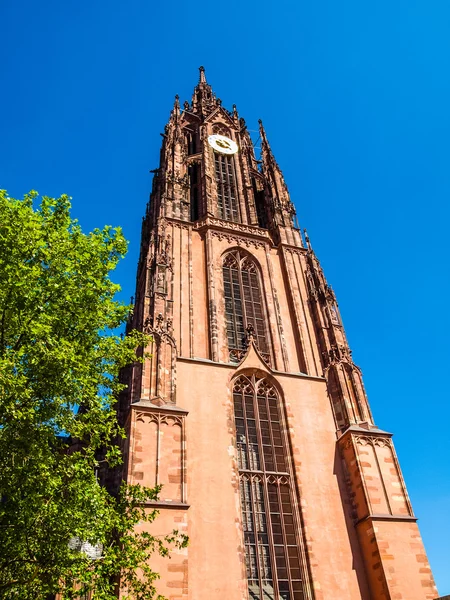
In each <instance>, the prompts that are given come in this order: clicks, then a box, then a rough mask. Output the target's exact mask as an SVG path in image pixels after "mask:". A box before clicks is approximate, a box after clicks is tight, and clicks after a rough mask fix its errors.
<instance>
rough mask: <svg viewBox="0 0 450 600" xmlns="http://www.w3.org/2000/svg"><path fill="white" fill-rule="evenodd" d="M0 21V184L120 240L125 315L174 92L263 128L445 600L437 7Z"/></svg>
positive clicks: (445, 396)
mask: <svg viewBox="0 0 450 600" xmlns="http://www.w3.org/2000/svg"><path fill="white" fill-rule="evenodd" d="M0 22H1V24H2V40H1V49H2V55H3V56H2V58H1V61H0V71H1V81H2V94H1V99H0V109H1V116H2V118H1V138H0V139H1V144H0V187H2V188H6V189H8V191H9V193H10V194H11V195H14V196H21V195H23V194H24V193H25V192H26V191H28V190H30V189H32V188H34V189H37V190H38V191H39V192H40V193H42V194H47V195H59V194H60V193H63V192H65V193H68V194H69V195H71V196H72V197H73V214H74V216H75V217H77V218H78V219H79V220H80V222H81V224H82V226H83V228H85V229H86V230H89V229H92V228H93V227H96V226H101V225H103V224H105V223H108V224H113V225H121V226H122V227H123V229H124V232H125V235H126V236H127V238H128V239H129V240H130V252H129V255H128V257H127V258H126V260H125V261H124V263H123V265H122V266H121V267H120V269H119V270H118V272H117V274H116V278H117V280H118V281H119V282H120V283H121V284H122V286H123V290H124V292H123V293H124V297H125V298H127V299H128V298H129V297H130V296H131V295H132V294H133V293H134V280H135V268H136V261H137V256H138V250H139V235H140V223H141V216H142V215H143V213H144V208H145V204H146V201H147V198H148V193H149V191H150V187H151V176H150V174H149V173H148V171H149V169H153V168H155V167H156V166H157V164H158V153H159V146H160V141H161V138H160V136H159V133H160V131H162V129H163V127H164V123H165V122H166V120H167V118H168V115H169V111H170V109H171V106H172V102H173V97H174V95H175V94H176V93H178V94H180V99H181V101H183V100H184V99H187V98H190V95H191V92H192V89H193V87H194V85H195V84H196V82H197V77H198V71H197V68H198V66H199V65H201V64H204V65H205V67H206V74H207V77H208V80H209V81H210V83H211V84H212V85H213V87H214V90H215V91H216V93H217V94H218V96H219V97H221V98H222V100H223V104H224V105H225V106H227V107H228V108H230V107H231V105H232V104H233V103H236V104H237V106H238V110H239V112H240V114H241V115H242V116H244V118H245V119H246V121H247V124H248V125H249V127H250V128H251V129H256V128H257V119H258V118H262V119H263V121H264V124H265V127H266V130H267V132H268V135H269V140H270V142H271V144H272V148H273V150H274V152H275V154H276V156H277V159H278V162H279V163H280V165H281V167H282V169H283V170H284V174H285V177H286V181H287V183H288V186H289V189H290V192H291V195H292V199H293V201H294V202H295V205H296V207H297V212H298V216H299V220H300V223H301V226H302V227H306V228H307V229H308V231H309V233H310V237H311V240H312V242H313V246H314V248H315V250H316V252H317V254H318V255H319V258H320V259H321V261H322V265H323V267H324V269H325V273H326V275H327V277H328V280H329V282H330V284H331V285H332V286H333V287H334V288H335V291H336V293H337V297H338V301H339V304H340V308H341V312H342V314H343V318H344V322H345V325H346V329H347V334H348V337H349V339H350V344H351V346H352V348H353V351H354V357H355V360H356V362H357V363H358V364H359V365H361V367H362V369H363V373H364V376H365V383H366V386H367V389H368V393H369V400H370V402H371V406H372V409H373V412H374V414H375V418H376V421H377V424H378V425H379V426H380V427H382V428H384V429H387V430H390V431H393V432H394V433H395V437H394V440H395V443H396V447H397V451H398V454H399V457H400V462H401V465H402V468H403V472H404V475H405V479H406V483H407V485H408V489H409V492H410V495H411V498H412V501H413V506H414V508H415V511H416V514H417V515H418V516H419V524H420V527H421V531H422V535H423V538H424V541H425V545H426V549H427V551H428V554H429V558H430V561H431V566H432V568H433V570H434V573H435V576H436V579H437V584H438V588H439V592H440V593H441V594H444V593H447V594H450V568H449V562H450V561H449V545H448V540H449V539H450V460H449V454H450V452H449V434H448V432H449V426H450V402H449V388H448V379H447V377H448V371H449V358H450V356H449V354H450V352H449V338H450V327H449V306H448V305H449V299H450V286H449V276H448V271H449V267H448V266H449V252H448V245H447V241H448V237H449V236H448V218H449V197H450V169H449V165H450V161H449V159H450V108H449V107H450V76H449V73H450V64H449V63H450V4H449V3H448V0H433V1H430V0H400V1H399V0H378V2H370V3H368V2H361V0H341V1H340V2H337V1H336V0H318V1H314V2H312V1H308V2H306V1H304V0H300V1H296V2H290V3H287V2H283V1H278V2H269V1H268V0H262V1H260V2H244V1H241V2H236V1H235V0H230V1H228V2H221V3H216V2H211V3H210V2H205V1H204V0H200V1H198V2H195V3H192V2H178V1H177V0H175V1H174V2H151V1H150V0H147V1H145V2H144V1H137V0H129V1H127V2H119V1H117V0H110V1H109V2H106V1H99V0H97V1H96V0H93V1H90V2H79V1H78V2H74V1H72V0H68V1H66V2H61V1H55V0H53V1H51V0H44V1H42V2H31V1H22V0H15V1H10V2H8V1H4V2H2V3H1V5H0Z"/></svg>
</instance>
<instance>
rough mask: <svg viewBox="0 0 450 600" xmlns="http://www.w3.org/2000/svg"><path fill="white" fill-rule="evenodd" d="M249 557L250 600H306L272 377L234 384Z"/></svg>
mask: <svg viewBox="0 0 450 600" xmlns="http://www.w3.org/2000/svg"><path fill="white" fill-rule="evenodd" d="M233 400H234V417H235V424H236V444H237V454H238V466H239V480H240V496H241V511H242V525H243V530H244V544H245V562H246V568H247V580H248V590H249V597H250V598H251V600H304V594H303V580H302V569H301V560H302V558H301V553H300V549H299V543H298V537H299V535H300V532H299V525H298V519H297V518H296V514H295V512H294V509H293V507H294V498H295V494H296V492H295V487H294V484H293V478H292V474H291V473H290V469H289V466H288V461H287V448H288V445H287V442H286V439H285V433H284V431H283V428H282V415H281V411H280V405H279V397H278V394H277V392H276V390H275V388H274V386H273V385H272V384H271V383H270V382H269V381H268V380H267V379H258V378H257V377H255V376H252V377H245V376H241V377H239V378H238V379H237V380H236V381H235V383H234V387H233Z"/></svg>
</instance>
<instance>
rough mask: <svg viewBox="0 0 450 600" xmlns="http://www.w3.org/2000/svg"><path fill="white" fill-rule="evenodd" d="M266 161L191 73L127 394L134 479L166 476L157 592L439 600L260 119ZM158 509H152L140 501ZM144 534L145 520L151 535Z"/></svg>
mask: <svg viewBox="0 0 450 600" xmlns="http://www.w3.org/2000/svg"><path fill="white" fill-rule="evenodd" d="M260 145H261V157H260V158H261V160H257V157H256V156H255V153H254V148H253V144H252V141H251V139H250V134H249V132H248V130H247V128H246V125H245V121H244V120H243V119H242V118H239V115H238V112H237V110H236V107H235V106H233V110H232V111H231V112H229V111H228V110H225V108H223V107H222V105H221V101H220V100H219V99H218V98H217V97H216V96H215V94H214V93H213V90H212V89H211V86H210V85H209V84H208V83H207V81H206V77H205V72H204V69H203V68H202V67H201V68H200V80H199V83H198V85H197V86H196V88H195V90H194V94H193V97H192V101H191V103H189V102H185V103H184V107H183V109H181V108H180V104H179V101H178V97H177V98H176V100H175V105H174V107H173V110H172V113H171V115H170V119H169V122H168V124H167V125H166V127H165V131H164V134H163V143H162V149H161V158H160V165H159V168H158V169H156V170H155V172H154V173H155V176H154V181H153V190H152V193H151V197H150V202H149V204H148V207H147V212H146V214H145V217H144V220H143V224H142V241H141V251H140V259H139V265H138V271H137V282H136V301H135V312H134V314H133V316H132V319H131V321H130V323H129V327H130V328H137V329H139V330H144V331H146V332H148V333H150V334H151V335H152V336H153V343H152V345H151V347H150V348H148V349H147V351H148V352H149V353H150V354H151V357H150V358H147V359H146V360H145V363H144V364H143V365H135V366H133V368H132V369H130V372H129V374H128V391H127V393H126V394H124V396H123V398H122V399H121V404H120V410H121V418H122V419H123V423H124V425H125V427H126V430H127V433H128V438H127V449H126V462H125V465H126V472H125V478H126V479H127V480H128V482H130V483H141V484H143V485H147V486H154V485H155V484H162V486H163V488H162V492H161V495H160V500H159V502H158V503H157V507H158V508H159V510H160V513H161V514H160V516H159V517H158V519H157V521H156V522H155V523H154V525H153V527H155V526H156V528H157V530H158V531H160V532H161V533H163V532H164V533H167V532H168V531H171V530H172V529H174V528H176V529H179V530H181V531H184V532H187V533H188V535H189V537H190V544H189V547H188V548H187V549H185V550H183V551H180V552H179V553H175V554H174V555H173V556H172V559H171V560H167V559H161V561H160V562H159V559H156V564H155V569H156V570H157V571H159V572H160V573H161V582H160V586H159V590H158V591H159V592H160V593H162V594H164V595H166V596H167V598H169V599H170V600H187V599H189V600H212V599H213V598H214V599H218V600H381V599H386V600H388V599H389V600H433V599H434V598H436V596H437V592H436V588H435V586H434V582H433V577H432V574H431V571H430V568H429V565H428V561H427V557H426V554H425V550H424V547H423V544H422V541H421V537H420V534H419V530H418V528H417V524H416V517H415V516H414V513H413V510H412V507H411V504H410V501H409V499H408V494H407V491H406V487H405V483H404V480H403V477H402V473H401V471H400V467H399V463H398V460H397V456H396V454H395V450H394V446H393V443H392V439H391V434H390V433H387V432H386V431H383V430H381V429H379V428H378V427H377V426H376V425H375V424H374V421H373V418H372V414H371V412H370V407H369V404H368V401H367V397H366V393H365V391H364V385H363V382H362V378H361V371H360V369H359V368H358V367H357V366H356V365H355V364H354V362H353V360H352V355H351V350H350V349H349V346H348V342H347V339H346V336H345V332H344V328H343V325H342V321H341V318H340V315H339V310H338V305H337V302H336V298H335V295H334V293H333V290H332V289H331V287H330V286H329V285H328V283H327V281H326V279H325V276H324V273H323V271H322V269H321V267H320V264H319V261H318V259H317V257H316V255H315V253H314V252H313V250H312V248H311V245H310V243H309V240H308V237H307V236H306V234H305V236H304V239H302V235H301V233H300V231H299V229H298V228H297V227H296V226H295V209H294V206H293V204H292V202H291V200H290V197H289V192H288V189H287V187H286V183H285V181H284V178H283V174H282V172H281V170H280V167H279V166H278V164H277V162H276V160H275V157H274V155H273V154H272V151H271V148H270V146H269V143H268V141H267V137H266V133H265V131H264V128H263V126H262V123H261V122H260ZM152 508H153V506H149V510H151V509H152ZM153 531H154V530H153Z"/></svg>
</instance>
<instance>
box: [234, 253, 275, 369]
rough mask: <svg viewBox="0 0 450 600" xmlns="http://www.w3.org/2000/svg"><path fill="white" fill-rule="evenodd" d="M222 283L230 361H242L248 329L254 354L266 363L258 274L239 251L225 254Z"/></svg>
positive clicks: (246, 257)
mask: <svg viewBox="0 0 450 600" xmlns="http://www.w3.org/2000/svg"><path fill="white" fill-rule="evenodd" d="M223 283H224V292H225V318H226V324H227V339H228V349H229V351H230V360H231V361H236V362H239V361H240V359H241V358H242V356H243V353H244V352H245V350H246V329H247V328H248V327H249V326H251V327H253V330H254V336H255V341H256V344H257V346H258V350H259V351H260V353H261V355H262V356H263V358H264V359H265V360H266V361H267V362H270V347H269V342H268V336H267V325H266V318H265V308H264V304H263V297H262V293H261V285H260V278H259V272H258V268H257V266H256V264H255V263H254V262H253V260H252V259H251V257H250V256H248V255H247V254H244V253H241V252H240V251H239V250H236V251H235V252H230V253H228V254H227V255H226V257H225V260H224V262H223Z"/></svg>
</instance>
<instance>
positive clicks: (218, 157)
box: [214, 152, 241, 222]
mask: <svg viewBox="0 0 450 600" xmlns="http://www.w3.org/2000/svg"><path fill="white" fill-rule="evenodd" d="M214 165H215V171H216V184H217V209H218V216H219V217H220V218H221V219H224V220H225V221H235V222H240V221H241V217H240V214H239V206H238V199H237V195H236V175H235V172H234V159H233V157H232V156H227V155H226V154H219V153H218V152H215V153H214Z"/></svg>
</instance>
